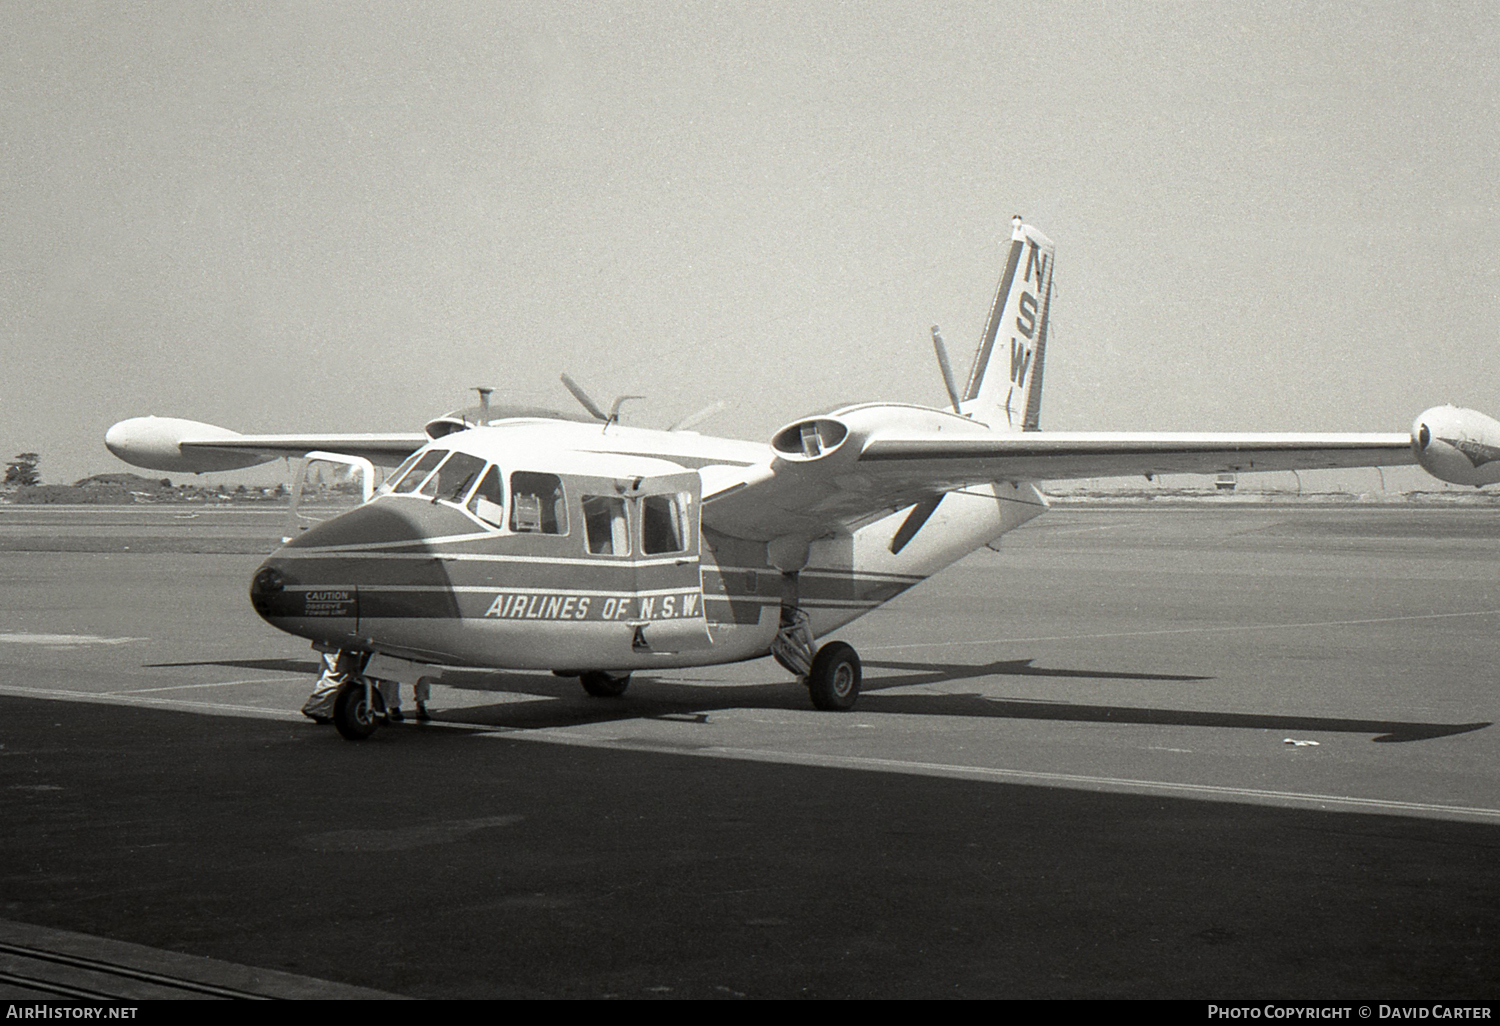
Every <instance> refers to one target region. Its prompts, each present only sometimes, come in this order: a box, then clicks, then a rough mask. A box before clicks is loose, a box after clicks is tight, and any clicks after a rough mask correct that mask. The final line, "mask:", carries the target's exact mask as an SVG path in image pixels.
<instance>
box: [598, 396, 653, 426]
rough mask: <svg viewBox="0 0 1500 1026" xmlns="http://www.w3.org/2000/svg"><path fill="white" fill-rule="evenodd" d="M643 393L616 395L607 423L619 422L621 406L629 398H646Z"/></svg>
mask: <svg viewBox="0 0 1500 1026" xmlns="http://www.w3.org/2000/svg"><path fill="white" fill-rule="evenodd" d="M644 398H646V397H645V396H643V395H621V396H616V397H615V401H614V403H613V404H612V405H611V406H610V408H609V420H608V421H607V423H611V424H613V423H617V422H618V421H619V419H620V407H621V406H624V405H625V401H626V400H627V399H644Z"/></svg>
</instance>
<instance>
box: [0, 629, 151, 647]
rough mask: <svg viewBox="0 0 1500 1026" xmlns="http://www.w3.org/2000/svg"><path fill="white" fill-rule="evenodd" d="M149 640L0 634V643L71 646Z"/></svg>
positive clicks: (75, 635)
mask: <svg viewBox="0 0 1500 1026" xmlns="http://www.w3.org/2000/svg"><path fill="white" fill-rule="evenodd" d="M150 640H151V639H150V638H106V637H101V636H100V635H98V634H27V633H22V632H18V631H10V632H7V633H3V634H0V644H9V645H49V646H64V647H72V646H75V645H128V644H129V643H130V642H132V641H150Z"/></svg>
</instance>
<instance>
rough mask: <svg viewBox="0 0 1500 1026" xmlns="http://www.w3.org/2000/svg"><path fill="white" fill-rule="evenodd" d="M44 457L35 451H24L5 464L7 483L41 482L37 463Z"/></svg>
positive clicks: (25, 483)
mask: <svg viewBox="0 0 1500 1026" xmlns="http://www.w3.org/2000/svg"><path fill="white" fill-rule="evenodd" d="M41 461H42V458H41V457H40V456H38V455H37V454H36V453H34V452H23V453H21V454H20V455H19V456H17V457H16V458H15V459H13V460H11V461H10V462H9V463H7V464H6V465H5V483H6V484H8V485H23V486H25V485H34V484H40V483H41V480H42V479H41V477H40V476H39V475H38V474H37V472H36V465H37V464H38V463H40V462H41Z"/></svg>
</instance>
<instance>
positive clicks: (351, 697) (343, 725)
mask: <svg viewBox="0 0 1500 1026" xmlns="http://www.w3.org/2000/svg"><path fill="white" fill-rule="evenodd" d="M384 711H385V703H384V702H383V701H382V700H381V698H380V691H379V689H377V688H376V687H375V686H374V685H373V684H371V683H369V682H368V681H367V680H365V678H363V677H356V678H355V679H353V680H349V681H345V682H344V683H343V684H342V685H340V687H339V693H338V697H336V698H335V699H334V700H333V725H334V726H335V727H337V728H338V732H339V734H340V735H342V736H343V737H344V738H346V739H347V740H350V741H363V740H364V739H365V738H367V737H369V736H370V735H371V734H373V733H375V728H376V727H377V726H379V724H380V716H381V714H382V713H383V712H384Z"/></svg>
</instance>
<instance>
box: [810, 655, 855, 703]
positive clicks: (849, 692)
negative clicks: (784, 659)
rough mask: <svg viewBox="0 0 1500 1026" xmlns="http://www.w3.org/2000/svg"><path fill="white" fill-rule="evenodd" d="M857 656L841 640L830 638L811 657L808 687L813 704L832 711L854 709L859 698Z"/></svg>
mask: <svg viewBox="0 0 1500 1026" xmlns="http://www.w3.org/2000/svg"><path fill="white" fill-rule="evenodd" d="M860 676H861V674H860V666H859V656H858V655H856V654H855V652H854V648H853V647H852V646H850V645H846V644H844V643H843V642H842V641H830V642H829V643H828V644H826V645H824V646H823V647H822V648H820V649H818V654H817V655H815V656H813V661H812V668H811V669H810V670H808V671H807V690H808V693H809V694H810V695H811V696H812V703H813V705H815V706H817V707H818V708H819V709H827V710H830V711H832V712H844V711H845V710H847V709H853V708H854V703H855V701H856V700H857V699H858V698H859V682H860Z"/></svg>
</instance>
